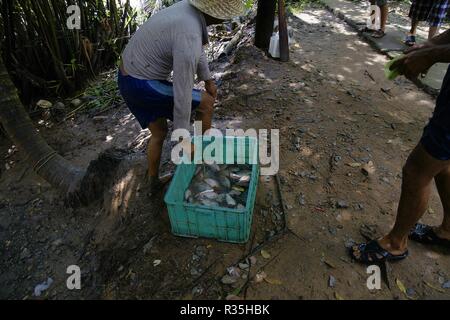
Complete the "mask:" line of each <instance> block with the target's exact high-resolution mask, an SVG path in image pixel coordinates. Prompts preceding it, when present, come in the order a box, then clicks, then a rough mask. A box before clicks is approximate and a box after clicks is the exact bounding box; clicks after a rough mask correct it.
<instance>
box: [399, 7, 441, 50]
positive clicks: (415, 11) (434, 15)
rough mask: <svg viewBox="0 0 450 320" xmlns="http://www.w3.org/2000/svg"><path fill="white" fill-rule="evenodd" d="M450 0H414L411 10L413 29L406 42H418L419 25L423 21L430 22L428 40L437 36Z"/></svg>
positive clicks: (410, 44) (407, 43) (408, 43)
mask: <svg viewBox="0 0 450 320" xmlns="http://www.w3.org/2000/svg"><path fill="white" fill-rule="evenodd" d="M449 3H450V1H449V0H413V1H412V4H411V8H410V10H409V17H410V18H411V29H410V31H409V33H408V35H407V36H406V39H405V44H406V45H408V46H413V45H415V44H416V32H417V27H418V25H419V23H420V22H421V21H427V22H428V24H429V29H428V40H430V39H432V38H433V37H435V36H436V35H437V34H438V32H439V28H440V26H441V25H442V23H443V21H444V19H445V17H446V16H447V13H448V10H449Z"/></svg>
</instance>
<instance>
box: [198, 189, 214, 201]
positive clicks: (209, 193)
mask: <svg viewBox="0 0 450 320" xmlns="http://www.w3.org/2000/svg"><path fill="white" fill-rule="evenodd" d="M195 197H196V198H197V199H215V198H217V193H215V192H214V190H213V189H210V190H205V191H202V192H200V193H198V194H197V195H196V196H195Z"/></svg>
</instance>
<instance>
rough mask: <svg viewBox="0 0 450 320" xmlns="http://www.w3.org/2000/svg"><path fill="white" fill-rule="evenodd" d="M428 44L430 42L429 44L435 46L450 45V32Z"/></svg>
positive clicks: (442, 34)
mask: <svg viewBox="0 0 450 320" xmlns="http://www.w3.org/2000/svg"><path fill="white" fill-rule="evenodd" d="M428 42H429V44H431V45H435V46H441V45H446V44H450V30H447V31H445V32H443V33H441V34H440V35H438V36H436V37H434V38H432V39H431V40H429V41H428Z"/></svg>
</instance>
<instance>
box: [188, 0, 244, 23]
mask: <svg viewBox="0 0 450 320" xmlns="http://www.w3.org/2000/svg"><path fill="white" fill-rule="evenodd" d="M189 1H190V3H191V4H192V5H193V6H194V7H196V8H197V9H198V10H200V11H201V12H203V13H206V14H207V15H210V16H211V17H214V18H217V19H221V20H230V19H231V18H234V17H238V16H241V15H243V14H244V12H245V5H244V1H243V0H189Z"/></svg>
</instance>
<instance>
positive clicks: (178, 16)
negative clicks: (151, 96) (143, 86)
mask: <svg viewBox="0 0 450 320" xmlns="http://www.w3.org/2000/svg"><path fill="white" fill-rule="evenodd" d="M207 43H208V32H207V29H206V22H205V17H204V16H203V14H202V13H201V12H200V11H198V10H197V9H196V8H195V7H194V6H192V5H191V4H190V3H189V2H188V0H183V1H181V2H178V3H176V4H174V5H172V6H171V7H169V8H166V9H164V10H161V11H160V12H158V13H157V14H155V15H154V16H152V17H151V18H150V19H149V20H148V21H147V22H146V23H144V24H143V25H142V26H141V27H140V28H139V30H138V31H137V32H136V33H135V34H134V35H133V37H132V38H131V40H130V42H129V43H128V45H127V47H126V48H125V51H124V52H123V55H122V60H123V64H124V67H125V71H126V72H127V73H128V74H129V75H131V76H133V77H135V78H138V79H144V80H167V79H168V78H169V77H170V75H171V73H172V71H173V90H174V102H175V107H174V129H180V128H183V129H188V130H189V127H190V118H191V105H192V89H193V88H194V78H195V74H197V76H198V79H199V80H200V81H205V80H209V79H211V74H210V71H209V68H208V61H207V58H206V55H205V52H204V50H203V45H205V44H207Z"/></svg>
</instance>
